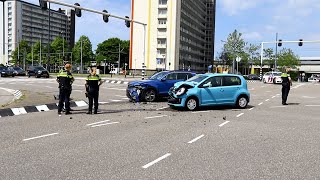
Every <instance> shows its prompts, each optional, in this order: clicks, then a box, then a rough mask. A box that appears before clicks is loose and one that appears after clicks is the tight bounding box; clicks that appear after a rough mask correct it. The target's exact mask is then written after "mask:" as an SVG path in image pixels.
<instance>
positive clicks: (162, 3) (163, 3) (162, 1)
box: [159, 0, 168, 5]
mask: <svg viewBox="0 0 320 180" xmlns="http://www.w3.org/2000/svg"><path fill="white" fill-rule="evenodd" d="M167 3H168V0H159V4H160V5H167Z"/></svg>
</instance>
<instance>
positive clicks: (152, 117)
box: [144, 115, 168, 119]
mask: <svg viewBox="0 0 320 180" xmlns="http://www.w3.org/2000/svg"><path fill="white" fill-rule="evenodd" d="M167 116H168V115H161V116H151V117H145V118H144V119H154V118H161V117H167Z"/></svg>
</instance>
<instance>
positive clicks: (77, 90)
mask: <svg viewBox="0 0 320 180" xmlns="http://www.w3.org/2000/svg"><path fill="white" fill-rule="evenodd" d="M73 91H76V92H84V91H83V90H79V89H75V90H73Z"/></svg>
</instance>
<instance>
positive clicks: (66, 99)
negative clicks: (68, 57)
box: [57, 63, 74, 114]
mask: <svg viewBox="0 0 320 180" xmlns="http://www.w3.org/2000/svg"><path fill="white" fill-rule="evenodd" d="M64 68H65V69H64V70H62V71H59V73H58V75H57V82H58V83H59V105H58V114H61V111H62V109H63V103H64V105H65V109H66V111H65V114H71V112H70V95H71V90H72V83H73V81H74V78H73V76H72V74H71V64H69V63H67V64H66V65H65V66H64Z"/></svg>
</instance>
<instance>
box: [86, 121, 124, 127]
mask: <svg viewBox="0 0 320 180" xmlns="http://www.w3.org/2000/svg"><path fill="white" fill-rule="evenodd" d="M118 123H120V122H110V123H105V124H97V125H93V126H91V127H93V128H94V127H100V126H106V125H110V124H118Z"/></svg>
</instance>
